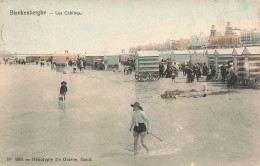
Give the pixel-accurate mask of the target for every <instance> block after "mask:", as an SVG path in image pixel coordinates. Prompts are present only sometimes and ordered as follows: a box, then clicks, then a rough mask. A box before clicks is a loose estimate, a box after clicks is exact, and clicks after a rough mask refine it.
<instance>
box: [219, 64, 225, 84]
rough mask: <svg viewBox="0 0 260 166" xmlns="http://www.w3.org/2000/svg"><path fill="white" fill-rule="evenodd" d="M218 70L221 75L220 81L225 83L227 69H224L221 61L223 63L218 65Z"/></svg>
mask: <svg viewBox="0 0 260 166" xmlns="http://www.w3.org/2000/svg"><path fill="white" fill-rule="evenodd" d="M220 71H221V76H222V83H225V81H226V75H227V69H226V67H225V64H224V63H223V65H222V66H221V67H220Z"/></svg>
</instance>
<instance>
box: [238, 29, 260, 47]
mask: <svg viewBox="0 0 260 166" xmlns="http://www.w3.org/2000/svg"><path fill="white" fill-rule="evenodd" d="M259 38H260V33H259V32H258V31H257V30H256V29H254V30H251V31H246V30H244V31H242V32H241V43H242V44H260V40H259Z"/></svg>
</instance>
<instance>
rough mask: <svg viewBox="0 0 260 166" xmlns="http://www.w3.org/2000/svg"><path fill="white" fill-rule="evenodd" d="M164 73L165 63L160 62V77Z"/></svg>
mask: <svg viewBox="0 0 260 166" xmlns="http://www.w3.org/2000/svg"><path fill="white" fill-rule="evenodd" d="M163 73H164V65H163V63H160V64H159V74H160V77H163Z"/></svg>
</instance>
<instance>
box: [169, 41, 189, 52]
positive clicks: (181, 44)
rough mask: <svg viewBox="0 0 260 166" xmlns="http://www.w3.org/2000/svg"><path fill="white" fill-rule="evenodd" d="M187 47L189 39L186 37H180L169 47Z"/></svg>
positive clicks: (176, 48)
mask: <svg viewBox="0 0 260 166" xmlns="http://www.w3.org/2000/svg"><path fill="white" fill-rule="evenodd" d="M188 47H189V40H187V39H181V40H177V41H175V42H173V43H172V46H171V49H172V50H185V49H188Z"/></svg>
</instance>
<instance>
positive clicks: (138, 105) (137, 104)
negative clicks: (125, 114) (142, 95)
mask: <svg viewBox="0 0 260 166" xmlns="http://www.w3.org/2000/svg"><path fill="white" fill-rule="evenodd" d="M135 106H137V107H141V106H140V103H138V102H135V103H134V104H131V107H135Z"/></svg>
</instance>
